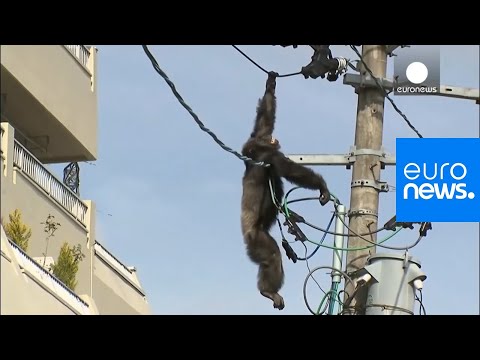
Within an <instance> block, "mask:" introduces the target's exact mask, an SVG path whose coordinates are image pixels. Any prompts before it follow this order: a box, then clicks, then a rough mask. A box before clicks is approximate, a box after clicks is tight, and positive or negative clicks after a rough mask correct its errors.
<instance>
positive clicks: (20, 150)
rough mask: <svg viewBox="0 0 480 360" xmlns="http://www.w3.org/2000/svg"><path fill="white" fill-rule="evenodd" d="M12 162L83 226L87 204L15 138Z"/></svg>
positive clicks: (84, 224)
mask: <svg viewBox="0 0 480 360" xmlns="http://www.w3.org/2000/svg"><path fill="white" fill-rule="evenodd" d="M13 164H14V165H16V166H17V167H18V168H19V169H20V170H21V171H22V172H23V173H24V174H25V175H27V176H28V177H29V178H30V179H31V180H32V181H33V182H35V183H36V184H37V185H38V186H39V187H40V188H42V189H43V190H44V191H45V192H46V193H47V194H48V195H49V196H50V197H51V198H52V199H54V200H55V201H56V202H57V203H58V204H59V205H60V206H61V207H63V208H64V209H65V210H67V211H68V212H69V213H70V214H71V215H72V216H73V217H74V218H75V219H77V220H78V221H79V222H80V223H81V224H82V225H83V226H86V223H85V220H86V219H85V218H86V215H87V210H88V206H87V205H86V204H85V203H84V202H83V201H82V200H80V198H79V197H78V196H77V194H75V193H74V192H73V191H72V190H70V189H69V188H68V187H67V186H66V185H65V184H63V183H62V182H61V181H60V180H58V179H57V178H56V177H55V176H54V175H52V174H51V173H50V172H49V171H48V170H47V169H46V168H45V167H44V166H43V165H42V163H41V162H40V161H38V160H37V159H36V158H35V156H33V155H32V154H31V153H30V152H29V151H28V150H27V149H25V148H24V147H23V146H22V145H21V144H20V143H19V142H18V141H17V140H15V143H14V151H13Z"/></svg>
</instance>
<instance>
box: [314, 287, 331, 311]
mask: <svg viewBox="0 0 480 360" xmlns="http://www.w3.org/2000/svg"><path fill="white" fill-rule="evenodd" d="M331 292H332V290H329V291H327V292H326V293H325V295H324V296H323V298H322V301H321V302H320V305H318V309H317V315H320V311H321V309H322V306H323V303H324V302H325V300H326V299H327V297H328V295H329V294H330V293H331Z"/></svg>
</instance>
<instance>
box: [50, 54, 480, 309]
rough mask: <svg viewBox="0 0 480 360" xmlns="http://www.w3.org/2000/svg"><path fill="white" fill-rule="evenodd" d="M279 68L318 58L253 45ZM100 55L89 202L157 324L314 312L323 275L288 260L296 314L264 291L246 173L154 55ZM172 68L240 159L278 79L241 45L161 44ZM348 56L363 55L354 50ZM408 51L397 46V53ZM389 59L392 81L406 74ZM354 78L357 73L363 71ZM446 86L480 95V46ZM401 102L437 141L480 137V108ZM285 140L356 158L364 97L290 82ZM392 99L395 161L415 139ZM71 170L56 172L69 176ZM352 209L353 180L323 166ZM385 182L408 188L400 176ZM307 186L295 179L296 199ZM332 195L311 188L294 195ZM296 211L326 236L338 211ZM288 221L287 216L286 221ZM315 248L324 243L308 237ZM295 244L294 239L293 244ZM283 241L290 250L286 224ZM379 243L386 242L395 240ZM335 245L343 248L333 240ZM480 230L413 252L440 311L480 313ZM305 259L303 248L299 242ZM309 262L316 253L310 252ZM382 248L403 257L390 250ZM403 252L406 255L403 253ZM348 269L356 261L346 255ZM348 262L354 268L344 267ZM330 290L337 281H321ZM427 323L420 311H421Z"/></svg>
mask: <svg viewBox="0 0 480 360" xmlns="http://www.w3.org/2000/svg"><path fill="white" fill-rule="evenodd" d="M239 47H240V48H241V49H242V50H243V51H244V52H245V53H247V54H248V55H249V56H250V57H252V58H253V59H254V60H255V61H257V62H258V63H259V64H260V65H262V66H263V67H264V68H266V69H268V70H275V71H277V72H278V73H280V74H283V73H291V72H296V71H299V70H300V69H301V67H302V66H305V65H306V64H308V63H309V62H310V57H311V55H312V51H311V49H310V48H309V47H308V46H299V47H298V48H296V49H293V48H292V47H288V48H283V47H280V46H271V45H252V46H246V45H243V46H239ZM97 48H98V61H99V63H98V68H97V70H98V79H97V81H98V85H97V86H98V149H99V151H98V160H97V161H95V162H92V164H94V165H92V164H87V163H81V164H80V167H81V171H80V179H81V188H80V191H81V196H82V198H83V199H86V200H93V201H95V203H96V205H97V240H98V241H99V242H101V243H102V244H104V245H105V246H106V247H107V249H108V250H109V251H110V252H112V253H113V254H115V256H116V257H117V258H119V259H120V260H121V261H122V262H123V263H125V264H126V265H127V266H135V267H136V268H137V275H138V276H139V279H140V282H141V284H142V286H143V288H144V289H145V291H146V293H147V299H148V302H149V304H150V307H151V311H152V313H153V314H262V315H263V314H265V315H291V314H298V315H303V314H309V311H308V309H307V307H306V305H305V302H304V297H303V293H302V289H303V286H304V282H305V278H306V276H307V274H308V272H309V270H308V269H307V264H306V263H305V262H304V261H299V262H297V263H293V262H291V261H290V260H288V259H287V258H286V256H285V253H284V252H283V249H281V250H282V256H283V263H284V268H285V284H284V286H283V288H282V290H281V291H280V293H281V295H282V296H283V297H284V300H285V304H286V306H285V309H284V310H282V311H279V310H277V309H274V308H273V306H272V302H271V301H270V300H268V299H266V298H264V297H262V296H261V295H260V294H259V293H258V291H257V287H256V283H257V280H256V277H257V267H256V266H255V265H254V264H253V263H252V262H251V261H250V260H249V259H248V257H247V255H246V252H245V246H244V244H243V239H242V235H241V232H240V198H241V193H242V189H241V179H242V176H243V171H244V164H243V163H242V161H241V160H239V159H238V158H236V157H235V156H234V155H232V154H230V153H228V152H225V151H224V150H223V149H221V148H220V147H219V146H218V145H217V144H216V143H215V142H214V141H213V139H212V138H211V137H210V136H209V135H208V134H206V133H204V132H203V131H202V130H200V128H199V127H198V126H197V124H196V123H195V122H194V120H193V119H192V117H191V116H190V115H189V114H188V112H187V111H186V110H185V109H184V108H183V107H182V106H181V104H180V103H179V102H178V101H177V99H176V98H175V97H174V95H173V93H172V91H171V89H170V88H169V87H168V85H167V83H166V82H165V81H164V80H163V79H162V78H161V77H160V76H159V75H158V74H157V73H156V72H155V70H154V69H153V67H152V65H151V63H150V60H149V59H148V58H147V56H146V54H145V53H144V51H143V49H142V47H141V45H135V46H106V45H99V46H97ZM149 49H150V51H151V52H152V53H153V55H154V56H155V57H156V59H157V62H158V63H159V65H160V67H161V68H162V70H164V71H165V72H166V73H167V75H168V76H169V78H170V79H171V80H172V81H173V83H174V84H175V86H176V88H177V90H178V91H179V93H180V94H181V95H182V97H183V98H184V100H185V101H186V102H187V104H189V105H190V107H191V108H192V109H193V111H194V112H195V113H196V114H197V115H198V116H199V118H200V119H201V120H202V122H203V123H204V124H205V126H206V127H208V128H209V129H211V130H212V131H213V132H214V133H215V134H216V135H217V136H218V137H219V138H220V139H221V140H222V141H223V142H224V143H225V144H226V145H227V146H229V147H231V148H232V149H234V150H236V151H240V149H241V147H242V144H243V143H244V141H245V140H246V139H247V138H248V136H249V134H250V132H251V130H252V126H253V121H254V118H255V109H256V105H257V101H258V99H259V98H260V97H261V96H262V95H263V92H264V88H265V80H266V74H264V73H263V72H262V71H260V70H259V69H258V68H256V67H255V66H254V65H252V64H251V63H250V62H249V61H248V60H246V59H245V58H244V57H243V56H241V54H239V53H238V52H237V51H236V50H235V49H234V48H233V47H232V46H230V45H216V46H201V45H195V46H193V45H192V46H173V45H171V46H163V45H162V46H160V45H151V46H149ZM331 49H332V52H333V55H334V56H344V57H346V58H349V59H351V60H355V59H357V57H356V55H355V53H354V52H353V51H352V50H351V49H350V48H349V47H348V46H344V45H339V46H336V45H333V46H331ZM401 51H402V50H400V49H399V50H397V53H399V52H401ZM393 63H394V59H393V58H389V60H388V70H387V74H388V75H391V74H392V72H393ZM349 72H350V73H351V72H352V71H351V70H350V71H349ZM440 73H441V83H442V84H444V85H452V86H461V87H474V88H478V87H479V48H478V46H466V45H465V46H464V45H462V46H442V47H441V68H440ZM391 96H392V98H393V99H394V100H395V103H396V104H397V106H398V107H399V108H400V109H401V110H402V111H403V112H404V113H405V114H406V115H407V117H408V118H409V120H410V121H411V122H412V123H413V124H414V126H415V127H416V128H417V129H418V130H419V131H420V132H421V133H422V134H423V135H424V136H425V137H477V136H479V106H478V105H475V103H474V102H473V101H470V100H461V99H451V98H445V97H434V96H420V97H415V96H411V97H410V96H404V97H401V96H394V95H393V94H391ZM277 101H278V104H277V122H276V126H275V133H274V135H275V136H276V137H277V138H278V139H279V140H280V143H281V145H282V149H283V151H284V152H285V153H286V154H302V153H303V154H329V153H330V154H342V153H346V152H348V151H349V149H350V147H351V146H352V145H353V142H354V133H355V118H356V107H357V95H356V94H355V92H354V89H353V88H352V87H350V86H348V85H343V83H342V79H341V78H340V79H339V80H338V81H336V82H328V81H327V80H326V79H321V78H318V79H315V80H314V79H305V78H304V77H303V76H293V77H287V78H280V79H278V81H277ZM415 136H416V135H415V133H414V132H413V131H412V130H411V129H410V128H409V127H408V126H407V124H406V123H405V121H404V120H403V119H402V117H401V116H400V115H398V114H397V113H396V112H395V111H394V109H393V107H392V106H391V105H390V103H388V102H387V101H386V102H385V118H384V134H383V145H384V147H385V149H386V150H387V152H389V153H391V154H395V139H396V138H398V137H409V138H410V137H415ZM61 168H62V167H61V166H57V167H56V171H57V172H58V173H59V174H61V172H60V171H61ZM312 169H314V170H315V171H316V172H318V173H320V174H322V175H323V176H324V178H325V179H326V181H327V183H328V184H329V187H330V189H331V191H332V192H333V193H334V194H335V195H336V196H337V197H339V198H340V200H341V201H342V202H343V203H344V204H345V205H346V206H347V208H348V204H349V201H350V181H351V170H346V169H345V168H344V167H330V166H315V167H312ZM381 180H383V181H387V182H388V183H389V184H390V185H393V186H395V167H387V168H386V169H385V170H383V171H382V173H381ZM292 187H293V185H291V184H289V183H288V182H285V189H286V190H288V189H290V188H292ZM304 196H318V194H317V193H316V192H313V191H306V190H298V191H295V192H293V193H292V195H291V198H292V199H293V198H298V197H304ZM292 209H294V210H295V211H296V212H298V213H300V214H302V216H304V217H305V218H306V219H307V220H308V221H309V222H311V223H314V224H315V225H317V226H319V227H323V228H325V227H326V226H327V224H328V221H329V220H330V217H331V214H332V213H331V212H332V208H331V206H330V207H329V206H325V207H321V206H320V205H319V204H318V202H301V203H297V204H295V205H292ZM394 214H395V192H393V191H390V192H388V193H382V194H381V195H380V207H379V224H380V225H382V224H384V223H385V222H386V221H387V220H388V219H390V218H391V217H392V216H393V215H394ZM280 219H281V220H283V217H281V218H280ZM302 229H304V231H305V233H306V234H307V236H309V237H310V238H311V239H313V240H314V241H318V240H320V239H321V237H322V233H320V232H318V231H316V230H310V229H308V228H306V227H302ZM285 234H286V236H287V239H288V240H289V241H293V240H294V239H293V238H292V236H291V235H289V234H287V233H286V231H285ZM272 235H273V236H274V237H275V238H276V239H277V241H278V243H279V244H280V242H281V237H280V233H279V229H278V226H276V227H274V228H273V229H272ZM385 235H386V234H385V232H381V233H380V234H379V239H381V238H383V237H384V236H385ZM417 237H418V225H417V226H416V227H415V229H414V230H408V229H407V230H403V231H401V232H400V233H399V234H398V235H396V236H395V237H394V238H392V239H391V240H389V241H388V242H387V243H386V244H388V245H392V246H402V245H407V244H411V243H413V242H414V241H415V240H416V239H417ZM325 243H326V244H330V245H331V244H333V237H332V236H330V235H328V236H327V237H326V239H325ZM478 244H479V224H478V223H434V224H433V229H432V230H430V231H429V232H428V235H427V237H426V238H424V239H423V240H422V241H421V242H420V243H419V244H418V245H417V246H416V247H415V248H413V249H411V250H410V251H409V254H410V255H412V256H413V257H414V258H416V259H418V260H420V262H421V266H422V267H421V270H422V271H423V272H424V273H425V274H426V275H427V279H426V280H425V283H424V290H423V304H424V306H425V309H426V312H427V314H429V315H430V314H478V313H479V305H478V304H479V275H478V274H479V245H478ZM292 247H293V248H294V250H295V251H296V252H297V254H298V255H299V256H304V255H305V250H304V248H303V246H302V244H301V243H299V242H297V243H295V244H292ZM308 248H309V253H310V252H311V251H312V250H314V246H312V245H308ZM379 252H392V251H391V250H385V249H380V248H378V249H377V253H379ZM395 253H399V254H402V252H395ZM332 257H333V254H332V251H331V250H329V249H324V248H322V249H320V250H319V251H318V252H317V253H316V254H315V255H314V256H313V257H312V258H311V259H310V260H309V262H308V265H309V266H310V269H313V268H315V267H318V266H331V265H332ZM344 259H345V257H344ZM344 262H345V260H344ZM315 277H316V279H317V281H318V282H319V283H320V284H321V285H322V286H323V287H324V288H325V287H327V286H328V285H329V283H330V275H329V274H328V271H323V272H322V271H318V272H315ZM314 285H315V284H314V283H313V282H312V281H311V280H310V281H309V282H308V284H307V290H308V291H307V299H308V302H309V303H310V306H311V307H312V308H315V309H316V308H317V307H318V305H319V303H320V300H321V298H322V294H321V293H320V291H319V290H318V289H316V288H315V287H314ZM415 313H416V314H417V313H418V303H416V305H415Z"/></svg>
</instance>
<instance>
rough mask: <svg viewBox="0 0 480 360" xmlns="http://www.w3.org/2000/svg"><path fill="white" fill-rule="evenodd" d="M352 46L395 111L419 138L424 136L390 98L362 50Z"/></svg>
mask: <svg viewBox="0 0 480 360" xmlns="http://www.w3.org/2000/svg"><path fill="white" fill-rule="evenodd" d="M350 48H351V49H352V50H353V51H354V52H355V53H356V54H357V56H358V57H359V58H360V61H361V62H362V64H363V66H364V67H365V70H367V71H368V73H369V74H370V76H371V77H372V79H373V80H374V81H375V83H376V84H377V86H378V87H379V88H380V89H381V90H383V92H384V95H385V97H386V98H387V100H388V101H390V104H392V106H393V108H394V109H395V111H396V112H397V113H398V114H399V115H400V116H401V117H402V118H403V119H404V120H405V121H406V123H407V125H408V126H409V127H410V128H411V129H412V130H413V131H415V133H416V134H417V135H418V137H419V138H423V136H422V134H420V132H419V131H418V130H417V129H416V128H415V126H413V124H412V123H411V122H410V120H408V118H407V116H406V115H405V114H404V113H402V111H401V110H400V109H399V108H398V107H397V105H396V104H395V102H394V101H393V100H392V99H391V98H390V96H388V92H387V91H386V90H385V88H384V87H383V86H382V84H380V82H379V81H378V79H377V77H376V76H375V75H373V72H372V70H370V68H369V67H368V65H367V64H366V63H365V61H364V60H363V56H362V55H361V54H360V52H359V51H358V50H357V48H356V47H355V46H354V45H350Z"/></svg>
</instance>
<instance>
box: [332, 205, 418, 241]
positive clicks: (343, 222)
mask: <svg viewBox="0 0 480 360" xmlns="http://www.w3.org/2000/svg"><path fill="white" fill-rule="evenodd" d="M334 206H335V213H336V214H337V213H338V210H337V205H336V204H334ZM338 219H339V220H340V221H341V222H342V224H343V225H344V226H345V227H346V228H347V230H348V231H349V232H351V233H352V234H353V235H356V236H357V237H359V238H360V239H362V240H363V241H366V242H368V243H370V244H372V245H373V246H379V247H382V248H385V249H390V250H409V249H411V248H414V247H415V246H417V245H418V243H419V242H420V241H421V240H422V239H423V236H422V235H420V236H419V237H418V239H417V240H416V241H415V242H414V243H413V244H410V245H407V246H388V245H382V244H381V243H380V242H379V243H376V242H374V241H372V240H369V239H367V238H365V237H363V236H361V235H358V234H357V233H356V232H355V231H353V230H352V229H351V228H350V227H349V226H348V225H347V224H346V223H345V221H343V219H342V218H341V217H340V216H339V217H338Z"/></svg>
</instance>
